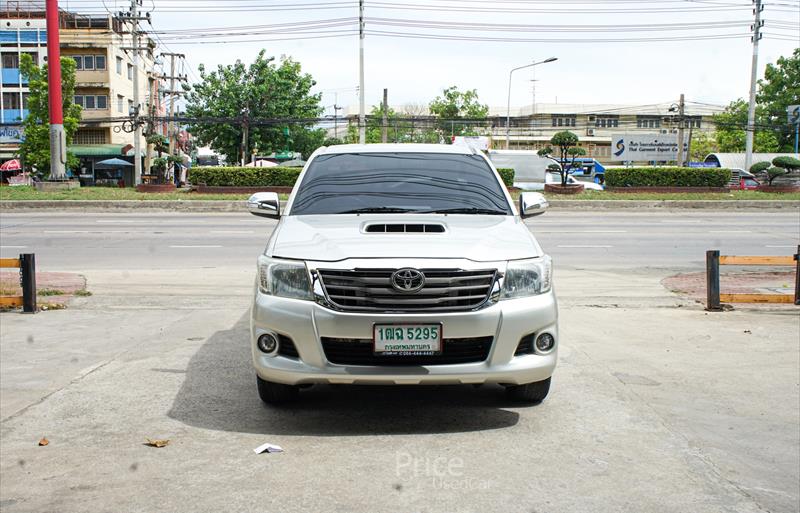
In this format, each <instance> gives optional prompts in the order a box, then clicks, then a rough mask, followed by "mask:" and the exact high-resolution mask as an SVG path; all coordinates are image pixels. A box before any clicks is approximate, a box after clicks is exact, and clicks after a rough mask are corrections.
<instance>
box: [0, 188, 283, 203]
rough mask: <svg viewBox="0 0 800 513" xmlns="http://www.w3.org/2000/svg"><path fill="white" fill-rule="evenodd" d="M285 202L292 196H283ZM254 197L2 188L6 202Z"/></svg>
mask: <svg viewBox="0 0 800 513" xmlns="http://www.w3.org/2000/svg"><path fill="white" fill-rule="evenodd" d="M280 196H281V199H284V200H285V199H287V198H288V195H286V194H281V195H280ZM249 197H250V195H249V194H247V193H244V194H241V193H239V194H199V193H197V192H191V191H174V192H153V193H147V192H136V190H135V189H133V188H125V189H119V188H114V187H81V188H78V189H68V190H64V191H54V192H41V191H37V190H36V189H35V188H33V187H28V186H16V187H0V200H2V201H31V200H45V201H54V200H138V201H163V200H184V201H208V200H211V201H225V200H227V201H244V200H246V199H247V198H249Z"/></svg>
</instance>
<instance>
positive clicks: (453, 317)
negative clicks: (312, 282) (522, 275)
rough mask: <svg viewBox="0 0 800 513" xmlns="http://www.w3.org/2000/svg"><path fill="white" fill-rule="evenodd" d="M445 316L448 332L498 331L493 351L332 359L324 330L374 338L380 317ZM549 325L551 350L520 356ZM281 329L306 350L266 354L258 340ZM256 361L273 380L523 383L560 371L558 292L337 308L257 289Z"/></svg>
mask: <svg viewBox="0 0 800 513" xmlns="http://www.w3.org/2000/svg"><path fill="white" fill-rule="evenodd" d="M393 322H394V323H400V322H404V323H439V322H441V323H442V326H443V332H444V333H445V334H446V337H447V338H470V337H482V336H492V337H494V340H493V343H492V346H491V349H490V351H489V354H488V357H487V358H486V360H485V361H482V362H475V363H462V364H447V365H420V366H383V365H381V366H376V365H368V366H367V365H338V364H333V363H331V362H329V361H328V359H327V358H326V356H325V351H324V350H323V345H322V341H321V338H322V337H332V338H353V339H371V338H372V326H373V324H374V323H393ZM543 332H548V333H550V334H552V335H553V337H554V338H555V339H556V346H555V348H554V349H553V350H552V351H551V352H550V353H548V354H544V355H540V354H525V355H519V356H515V355H514V353H515V351H516V349H517V346H518V345H519V343H520V340H521V339H522V338H523V337H525V336H526V335H530V334H535V335H537V336H538V335H539V334H540V333H543ZM265 333H277V334H280V335H284V336H287V337H289V338H291V339H292V340H293V341H294V344H295V347H296V349H297V353H298V358H292V357H286V356H279V355H278V356H274V355H266V354H264V353H262V352H261V351H260V350H259V349H258V347H257V345H256V340H257V339H258V337H259V336H261V335H262V334H265ZM250 337H251V347H252V353H253V363H254V365H255V368H256V372H257V373H258V375H259V376H260V377H261V378H262V379H264V380H267V381H272V382H276V383H284V384H288V385H300V384H310V383H332V384H397V385H416V384H480V383H500V384H509V385H522V384H526V383H532V382H535V381H541V380H544V379H547V378H549V377H550V376H551V375H552V374H553V370H554V369H555V366H556V359H557V350H558V308H557V305H556V297H555V294H554V293H553V292H552V291H550V292H548V293H546V294H541V295H538V296H532V297H527V298H521V299H513V300H507V301H499V302H497V303H495V304H493V305H491V306H489V307H486V308H483V309H480V310H476V311H470V312H451V313H428V314H421V313H413V314H412V313H407V314H405V313H404V314H398V313H390V314H383V313H350V312H339V311H334V310H330V309H328V308H325V307H324V306H321V305H319V304H317V303H315V302H313V301H301V300H295V299H286V298H281V297H275V296H268V295H264V294H261V293H260V292H258V291H257V290H256V293H255V300H254V302H253V307H252V312H251V323H250Z"/></svg>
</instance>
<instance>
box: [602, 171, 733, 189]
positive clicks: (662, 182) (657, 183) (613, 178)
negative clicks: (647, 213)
mask: <svg viewBox="0 0 800 513" xmlns="http://www.w3.org/2000/svg"><path fill="white" fill-rule="evenodd" d="M730 179H731V171H730V169H724V168H694V167H629V168H618V169H615V168H611V169H606V185H607V186H609V187H726V186H727V185H728V182H729V181H730Z"/></svg>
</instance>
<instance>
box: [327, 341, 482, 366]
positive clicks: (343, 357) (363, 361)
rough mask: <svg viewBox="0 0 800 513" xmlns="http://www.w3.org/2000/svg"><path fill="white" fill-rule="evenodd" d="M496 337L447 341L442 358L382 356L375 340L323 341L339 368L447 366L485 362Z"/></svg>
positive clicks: (329, 358)
mask: <svg viewBox="0 0 800 513" xmlns="http://www.w3.org/2000/svg"><path fill="white" fill-rule="evenodd" d="M493 339H494V337H491V336H489V337H472V338H445V339H443V340H442V354H438V355H426V356H379V355H375V354H374V353H373V351H372V349H373V346H372V340H370V339H368V338H367V339H360V338H329V337H322V349H323V350H324V351H325V357H326V358H327V359H328V361H329V362H331V363H335V364H339V365H375V366H383V365H394V366H399V365H447V364H455V363H475V362H482V361H485V360H486V358H488V357H489V351H490V350H491V349H492V340H493Z"/></svg>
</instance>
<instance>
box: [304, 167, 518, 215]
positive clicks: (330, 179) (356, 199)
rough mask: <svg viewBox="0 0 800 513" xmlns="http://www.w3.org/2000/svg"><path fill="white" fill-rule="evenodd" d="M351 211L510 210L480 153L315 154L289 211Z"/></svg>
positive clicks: (500, 188)
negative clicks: (316, 155)
mask: <svg viewBox="0 0 800 513" xmlns="http://www.w3.org/2000/svg"><path fill="white" fill-rule="evenodd" d="M457 210H460V211H462V212H456V211H457ZM355 211H361V212H369V211H375V212H431V211H437V212H441V211H451V212H453V213H486V214H489V213H496V214H502V215H511V210H510V208H509V205H508V202H507V200H506V197H505V194H504V192H503V189H502V186H501V185H500V183H499V182H498V181H497V179H496V178H495V175H494V173H493V172H492V170H491V168H490V167H489V165H488V164H487V163H486V161H485V160H484V159H483V158H482V157H481V156H480V155H457V154H441V153H361V154H352V153H346V154H335V155H320V156H318V157H316V158H314V160H313V161H312V162H311V164H310V165H309V168H308V170H307V172H306V174H305V176H304V178H303V182H302V183H301V184H300V187H299V189H298V192H297V196H296V197H295V199H294V203H293V205H292V209H291V214H292V215H307V214H344V213H352V212H355Z"/></svg>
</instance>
